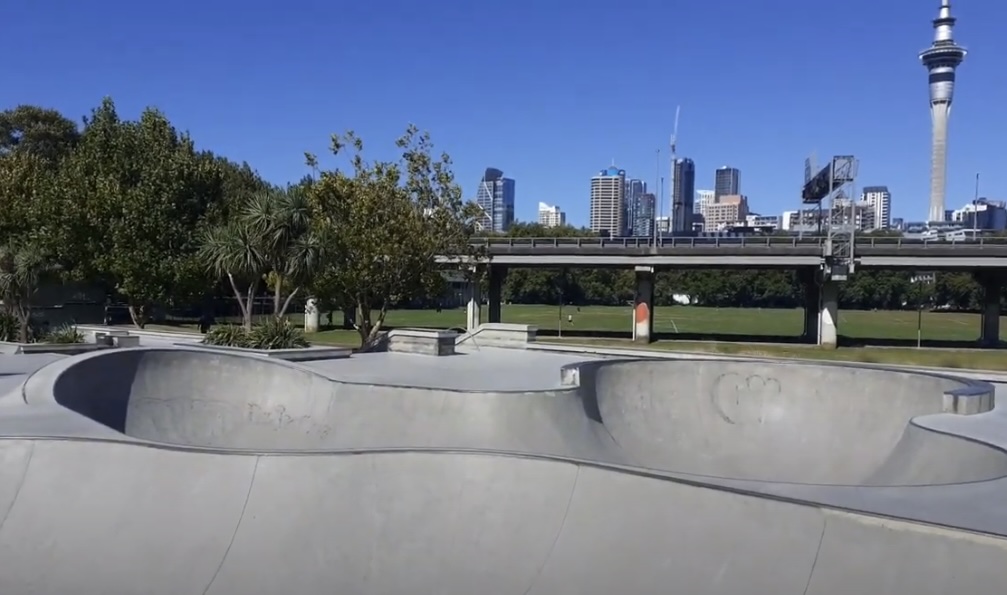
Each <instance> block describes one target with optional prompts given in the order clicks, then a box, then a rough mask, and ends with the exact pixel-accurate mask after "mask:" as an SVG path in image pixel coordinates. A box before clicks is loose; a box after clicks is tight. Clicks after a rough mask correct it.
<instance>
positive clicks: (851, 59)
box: [4, 0, 1007, 224]
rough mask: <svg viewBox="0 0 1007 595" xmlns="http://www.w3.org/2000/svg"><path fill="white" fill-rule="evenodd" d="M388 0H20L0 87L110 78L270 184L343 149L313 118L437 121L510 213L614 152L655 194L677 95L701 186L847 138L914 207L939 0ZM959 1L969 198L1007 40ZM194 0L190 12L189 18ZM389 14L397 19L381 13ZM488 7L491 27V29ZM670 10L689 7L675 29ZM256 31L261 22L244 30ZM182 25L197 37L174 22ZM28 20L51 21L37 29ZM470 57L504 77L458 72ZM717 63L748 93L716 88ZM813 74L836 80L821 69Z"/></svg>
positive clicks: (998, 93)
mask: <svg viewBox="0 0 1007 595" xmlns="http://www.w3.org/2000/svg"><path fill="white" fill-rule="evenodd" d="M391 2H392V4H391V5H383V8H382V9H380V10H378V9H377V8H375V7H373V6H364V5H354V6H353V7H352V9H346V8H345V7H344V9H342V10H336V9H335V7H333V6H320V7H318V10H317V11H316V12H315V13H314V17H313V18H312V19H311V20H310V22H305V21H304V19H303V15H301V14H300V13H299V12H298V11H296V10H294V9H293V7H292V6H288V5H270V6H269V7H268V9H267V8H266V7H263V9H262V10H256V11H254V12H253V13H250V14H249V15H246V16H247V19H246V20H245V21H243V23H242V27H240V28H239V27H234V26H232V23H233V19H232V18H231V17H232V16H233V15H231V14H230V13H229V12H228V11H226V10H224V8H223V7H222V6H216V5H206V4H205V3H204V4H199V3H195V2H194V1H192V0H179V2H178V3H176V4H174V5H173V10H172V11H169V12H167V13H164V12H163V11H161V12H156V11H154V10H153V9H152V8H150V7H146V6H142V7H141V6H137V5H135V4H130V5H127V4H125V2H123V1H122V0H110V2H109V3H107V4H106V7H107V8H108V10H107V11H103V13H106V14H103V15H97V14H93V13H91V12H89V11H86V10H83V8H82V7H80V6H77V5H74V4H71V3H65V6H62V7H61V8H60V10H58V11H53V10H42V9H41V8H40V7H36V6H35V5H33V4H31V3H27V4H25V3H21V4H17V5H16V6H12V7H10V10H8V11H7V12H6V13H5V22H7V23H8V24H9V31H10V33H11V38H10V39H9V43H10V44H12V45H14V46H15V47H22V46H23V47H33V48H34V49H33V51H32V52H30V53H29V54H28V55H26V56H24V57H23V59H21V60H19V61H18V62H17V63H14V64H12V65H11V66H10V68H11V76H12V77H13V78H14V80H17V83H18V84H17V85H9V86H7V87H5V93H6V95H5V96H4V97H5V100H6V102H7V104H9V105H16V104H18V103H28V104H38V105H44V106H50V107H53V108H55V109H58V110H59V111H61V112H63V113H65V114H67V115H68V116H70V117H73V118H75V119H76V118H80V117H81V116H83V115H86V114H87V113H89V111H90V109H91V108H93V107H94V106H95V105H97V104H98V103H99V102H100V101H101V98H102V96H105V95H109V96H111V97H113V98H114V99H115V100H116V104H117V106H118V107H119V108H120V111H121V113H122V115H123V116H124V117H127V118H135V117H136V116H137V115H138V114H139V113H140V110H141V109H142V108H143V107H145V106H155V107H157V108H159V109H160V110H161V111H163V112H164V113H165V114H166V115H167V116H168V117H169V118H170V119H171V121H172V123H173V124H174V125H175V126H177V127H178V128H179V129H181V130H186V131H189V132H190V133H191V134H192V135H193V137H194V138H195V139H197V141H198V142H199V143H200V147H201V148H212V149H213V150H214V151H215V152H218V153H219V154H222V155H225V156H227V157H229V158H231V159H233V160H235V161H238V162H241V161H247V162H249V163H251V164H253V165H254V166H255V167H256V168H257V169H259V171H260V172H261V173H262V174H263V176H264V177H265V178H266V179H268V180H269V181H271V182H275V183H278V184H284V183H287V182H290V181H294V180H297V179H300V177H302V176H303V175H304V174H305V173H307V168H306V167H305V164H304V159H303V154H304V152H305V151H307V152H311V153H315V154H318V155H319V156H320V157H321V158H322V159H323V161H326V162H332V161H338V162H340V163H341V162H342V160H337V159H334V158H333V157H332V156H331V155H330V154H329V153H328V151H327V148H328V139H329V137H330V135H331V134H332V133H338V132H342V131H345V130H347V129H353V130H354V131H356V132H357V133H358V134H359V135H360V136H361V137H362V138H363V139H364V140H365V143H366V153H365V154H366V156H367V158H368V159H372V160H373V159H391V158H394V157H395V147H394V139H395V138H396V137H397V136H398V135H399V134H400V133H401V131H402V129H403V127H404V126H405V125H406V124H407V123H409V122H414V123H415V124H416V125H417V126H418V127H419V128H420V129H423V130H429V131H430V132H431V134H432V138H433V141H434V143H435V146H436V148H435V151H437V152H439V151H441V150H444V151H446V152H448V153H449V154H450V155H451V157H452V158H453V161H454V167H453V169H454V171H455V174H456V178H457V179H458V180H459V181H460V183H461V184H462V188H463V190H464V192H465V196H466V197H468V198H472V197H474V196H475V194H476V190H477V185H478V182H479V180H480V177H481V174H482V172H483V170H484V169H485V167H486V166H487V165H497V166H499V167H501V168H502V169H504V170H505V171H506V172H507V175H508V176H509V177H512V178H514V179H516V180H518V181H519V182H520V188H519V189H518V194H519V196H518V199H517V200H518V204H517V205H516V213H515V215H516V216H517V217H518V218H519V219H521V220H534V218H535V210H536V205H537V203H536V201H537V200H544V201H546V202H549V203H550V204H555V203H558V204H559V205H560V206H561V207H562V208H563V209H564V210H566V211H567V219H568V221H570V222H571V223H574V224H586V223H587V220H588V213H587V211H588V205H587V204H586V202H585V201H583V200H582V197H583V196H584V194H585V186H586V182H585V180H587V179H588V178H590V176H591V174H592V172H594V171H597V169H598V168H599V167H600V166H601V165H603V164H607V163H608V162H609V160H610V159H611V157H612V156H616V157H617V158H618V162H619V165H620V166H621V167H623V168H625V169H626V170H627V171H628V172H629V175H631V176H633V177H637V178H640V179H643V180H645V181H647V182H648V185H650V186H656V185H658V183H659V178H660V177H662V176H663V177H664V178H665V192H664V193H663V195H664V196H663V198H664V200H661V198H662V197H658V202H659V203H663V204H664V206H665V212H667V210H668V200H667V196H668V195H669V193H670V185H671V180H670V179H669V178H670V176H669V162H670V154H669V152H668V147H667V144H668V136H669V133H670V132H671V130H672V128H673V120H674V114H675V107H676V106H677V105H681V106H682V110H681V122H680V130H679V134H678V139H677V140H678V153H679V155H680V156H687V157H689V158H691V159H693V160H694V162H695V163H696V168H697V178H698V179H697V186H700V187H703V188H711V182H710V181H708V176H709V174H708V172H710V171H711V170H712V169H713V168H715V167H719V166H721V165H724V164H729V165H731V166H733V167H737V168H739V169H740V170H742V172H743V180H742V185H743V190H742V191H743V192H744V193H745V194H746V195H747V196H748V197H749V198H750V200H751V202H752V207H753V209H755V210H758V211H760V212H773V213H778V212H781V211H783V210H786V209H789V208H794V207H795V206H796V205H795V204H794V203H795V201H794V200H793V197H794V196H795V194H796V192H797V191H796V190H795V184H799V183H800V177H801V169H802V162H803V160H804V159H805V157H807V156H808V155H809V154H811V153H816V154H817V155H818V156H819V157H820V163H821V162H822V161H824V160H825V159H826V158H827V157H828V156H830V155H834V154H854V155H856V156H857V157H858V158H859V159H860V160H861V169H860V175H859V180H860V182H858V185H860V184H885V185H887V186H888V187H889V189H890V191H891V193H892V196H893V197H894V211H895V213H894V214H895V216H897V217H902V218H905V219H910V220H924V219H926V218H927V216H928V210H929V207H928V202H929V194H930V179H929V172H930V169H931V167H930V166H931V154H930V151H928V150H927V148H928V147H929V145H930V144H931V138H930V137H931V121H930V113H929V110H928V109H927V110H926V111H925V108H924V105H927V104H926V103H924V101H926V102H929V96H928V95H925V93H927V92H926V91H924V84H923V82H922V79H923V78H924V77H925V76H927V72H926V69H925V68H923V67H922V66H921V63H920V61H919V59H917V54H918V52H919V50H921V49H923V48H925V47H927V46H928V45H929V44H930V43H931V42H932V39H933V34H934V30H933V29H932V28H931V26H930V22H931V20H932V19H933V18H934V17H935V16H937V12H938V6H939V4H940V2H939V0H925V1H923V2H921V1H919V0H891V1H890V2H885V3H882V4H878V3H870V4H868V3H867V2H866V0H849V1H848V2H847V3H845V4H844V10H848V11H850V13H851V14H861V15H869V18H864V19H858V20H857V21H856V26H855V29H854V30H853V31H852V32H851V35H853V34H855V36H856V38H857V39H864V40H870V42H869V43H845V42H844V43H837V44H822V43H820V41H821V39H822V35H823V34H824V31H823V23H827V22H831V21H830V19H832V18H834V14H833V12H834V11H833V10H830V9H829V8H828V7H826V6H819V5H814V4H812V5H807V3H801V4H800V5H798V4H797V3H796V2H793V3H792V0H777V1H776V2H775V3H774V8H773V10H771V11H767V10H765V7H763V6H762V5H760V4H758V3H740V4H739V3H730V4H728V3H727V2H726V1H725V2H721V3H717V2H716V0H715V1H714V2H711V3H698V4H697V3H693V4H690V5H683V6H677V5H676V6H674V7H672V6H665V5H659V6H655V5H652V4H651V3H641V2H634V1H630V2H627V3H624V4H623V5H620V7H619V14H620V18H623V19H627V20H632V21H633V22H635V23H639V27H637V28H635V29H634V39H635V40H636V43H634V44H627V45H620V46H618V47H613V46H612V44H606V43H600V42H599V40H598V39H595V38H592V37H590V36H582V35H579V34H577V32H578V31H585V30H589V27H590V26H592V25H594V24H596V21H595V19H594V18H593V17H592V16H591V15H595V14H596V12H595V11H594V10H592V5H591V4H590V3H588V4H587V5H584V6H582V7H581V8H580V9H578V10H576V11H570V10H563V9H561V7H558V6H554V5H549V4H541V3H540V4H539V5H535V6H534V7H529V9H528V10H523V11H515V12H514V13H513V14H511V13H506V14H501V13H499V11H494V10H490V8H488V7H486V6H483V5H466V6H464V7H454V8H452V9H450V10H449V9H448V8H447V7H442V6H439V5H438V6H430V7H427V9H426V10H423V11H419V10H417V9H416V7H415V5H414V4H411V3H407V2H403V1H401V0H391ZM952 4H953V13H954V16H955V17H956V18H958V19H959V20H958V22H957V23H956V26H955V29H954V35H955V39H959V40H960V42H961V43H963V45H967V46H968V49H969V52H970V53H969V55H968V58H967V60H966V62H967V64H965V66H966V69H967V70H966V72H965V74H966V78H964V79H962V81H963V82H964V83H965V84H963V85H958V86H957V88H955V90H954V104H955V105H957V106H958V107H956V108H955V109H954V112H955V113H954V123H953V130H952V131H951V136H953V137H954V138H951V139H949V141H950V143H951V146H950V147H949V149H948V153H947V175H946V178H945V179H946V191H945V197H946V198H945V201H946V207H947V208H953V207H957V206H959V205H961V204H962V203H964V202H966V201H968V200H971V198H972V196H973V194H974V180H975V174H976V172H980V173H981V174H982V184H983V187H982V189H981V191H980V194H982V195H986V196H990V197H992V198H1002V197H1003V196H1004V190H1005V189H1007V171H1005V170H1003V168H1002V167H1000V164H999V157H998V155H999V153H998V150H997V147H996V145H995V144H994V143H995V140H994V139H998V138H1000V137H1001V136H1002V135H1004V134H1007V117H1005V116H1004V115H1002V114H1000V113H998V112H997V111H996V110H995V107H994V106H996V105H1000V104H1003V103H1004V102H1005V101H1007V83H1005V82H1004V81H1003V77H1001V76H999V71H1000V70H1001V69H1000V66H999V64H998V63H997V61H996V56H999V55H1003V54H1004V53H1005V52H1007V39H1004V36H1003V35H1002V32H1001V31H1000V30H999V29H1000V27H999V25H998V24H999V23H1002V22H1005V21H1007V5H1004V4H1003V3H975V2H973V3H966V2H960V3H952ZM599 6H600V5H599ZM196 12H198V13H199V14H201V15H202V16H203V18H201V19H198V20H193V19H192V18H191V15H192V14H194V13H196ZM399 13H401V14H407V15H409V18H408V19H404V18H393V17H391V16H390V15H391V14H399ZM490 18H491V19H493V22H494V23H496V24H497V26H496V27H494V28H493V29H492V31H486V30H484V27H482V25H483V24H485V23H486V22H489V21H488V19H490ZM346 19H349V20H351V21H353V22H357V23H360V24H361V26H360V27H351V28H349V29H348V30H347V31H344V32H341V33H340V35H339V36H333V35H331V31H330V30H329V29H328V28H326V27H324V26H322V23H325V22H331V21H334V20H338V21H340V22H342V21H345V20H346ZM672 21H674V22H680V21H684V22H690V23H695V25H696V26H691V27H687V28H683V29H682V30H681V31H679V32H678V33H677V34H676V35H674V36H668V35H667V34H666V31H665V28H666V27H665V25H666V23H668V22H672ZM714 23H715V25H714ZM140 25H142V26H140ZM767 28H768V30H772V31H773V34H772V35H768V36H767V35H766V34H765V33H766V31H767ZM47 31H48V32H54V33H53V34H50V35H47V34H46V33H45V32H47ZM250 31H251V32H262V33H263V35H261V36H257V37H255V39H257V41H255V42H254V43H253V42H252V39H253V37H251V36H250V33H249V32H250ZM141 32H142V33H141ZM182 32H184V35H185V37H186V38H189V39H200V40H203V41H201V42H200V43H198V44H193V43H184V42H182V40H181V38H180V37H179V36H180V35H182ZM476 32H479V34H478V35H477V34H476ZM266 33H268V34H266ZM42 35H47V37H46V38H47V39H50V40H51V41H50V42H49V43H47V44H37V40H38V38H39V36H42ZM711 35H715V36H716V38H717V43H710V40H711ZM515 38H519V39H521V40H522V42H521V43H520V44H515V43H513V40H514V39H515ZM406 40H410V41H408V42H406ZM36 45H37V46H38V47H35V46H36ZM754 46H757V47H759V48H760V51H759V52H752V51H751V48H752V47H754ZM168 48H170V51H169V50H168ZM684 48H693V49H692V50H690V51H689V52H684V51H683V50H684ZM796 48H809V49H808V51H798V52H795V49H796ZM767 53H768V54H769V55H778V56H781V57H785V59H783V60H782V62H781V64H782V65H783V67H781V68H771V69H767V68H765V60H764V56H765V55H767ZM68 55H73V56H74V57H75V61H68V60H67V59H66V56H68ZM305 56H334V57H335V58H336V59H334V60H307V61H306V60H305V58H304V57H305ZM359 56H367V59H366V60H360V59H358V58H357V57H359ZM80 62H83V63H86V64H88V68H87V69H86V72H85V71H84V70H82V69H80V68H79V66H77V64H79V63H80ZM431 64H436V67H435V68H432V67H431ZM868 64H869V65H870V67H869V68H867V67H865V66H864V65H868ZM477 70H478V71H483V72H487V71H493V72H495V73H499V74H500V75H501V76H503V77H504V78H505V79H506V80H507V82H506V83H505V84H500V85H495V86H492V85H484V84H473V82H472V80H471V76H470V74H471V72H473V71H477ZM600 71H604V72H610V73H613V74H614V75H615V76H618V77H619V78H620V79H622V80H639V81H648V84H647V85H646V89H645V90H643V91H641V92H634V93H628V94H627V93H614V92H604V91H603V90H602V89H599V88H598V87H597V86H596V82H597V75H598V72H600ZM140 72H149V73H156V75H151V76H137V73H140ZM711 72H716V73H718V75H719V76H723V77H726V80H730V81H731V82H732V85H734V86H736V87H737V88H746V89H752V90H753V91H756V92H757V93H758V97H759V98H760V99H759V100H758V101H753V95H752V94H751V93H711V92H710V88H709V86H708V84H706V83H707V82H708V81H709V76H710V73H711ZM824 73H842V78H843V80H842V81H841V82H828V81H827V80H826V79H828V78H829V77H827V76H823V74H824ZM809 82H813V84H809ZM588 89H590V90H591V92H586V91H587V90H588ZM252 90H254V92H252ZM924 97H927V99H924ZM658 148H661V149H662V153H661V155H660V161H661V165H660V167H656V164H655V150H656V149H658ZM711 189H712V188H711Z"/></svg>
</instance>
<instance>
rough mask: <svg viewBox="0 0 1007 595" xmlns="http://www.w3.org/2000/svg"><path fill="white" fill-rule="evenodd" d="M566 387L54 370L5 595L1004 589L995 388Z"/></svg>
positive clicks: (802, 370)
mask: <svg viewBox="0 0 1007 595" xmlns="http://www.w3.org/2000/svg"><path fill="white" fill-rule="evenodd" d="M12 357H13V356H12ZM355 357H361V358H366V357H370V356H367V355H363V356H355ZM414 357H418V356H414ZM455 357H465V356H464V355H459V356H455ZM529 357H548V356H547V355H543V354H529ZM431 361H432V363H431V365H436V363H435V362H436V358H431ZM561 372H562V378H563V381H562V382H557V383H556V385H555V386H554V387H552V388H544V389H542V390H535V391H522V392H503V391H501V392H493V391H461V390H444V389H429V388H424V387H420V386H402V385H398V386H393V385H381V384H361V383H350V382H344V381H340V380H339V379H338V378H332V377H329V376H327V375H325V374H323V373H320V371H319V369H318V368H312V367H309V366H304V365H299V364H291V363H289V362H283V361H273V360H268V359H264V358H257V357H251V356H243V355H236V354H228V353H218V352H210V351H205V350H197V349H178V348H172V349H154V348H139V349H121V350H110V351H107V352H101V353H95V354H88V355H81V356H74V357H70V358H64V359H60V360H58V361H54V362H53V363H49V364H48V365H46V366H45V367H42V368H41V369H39V370H38V371H37V372H35V373H34V374H33V375H31V376H30V377H28V378H27V380H25V382H24V383H23V385H22V386H21V387H20V388H19V396H20V398H18V399H16V400H15V399H14V398H12V397H7V398H6V399H5V403H6V404H5V405H4V407H3V408H2V409H0V593H17V594H18V595H33V594H37V595H56V594H63V593H69V592H73V593H78V594H81V595H91V594H95V595H97V594H99V593H102V594H120V593H121V594H130V593H139V592H142V593H145V594H146V593H149V594H160V593H165V594H167V593H171V594H189V593H192V594H201V593H206V594H211V595H212V594H227V595H230V594H239V593H240V594H258V593H262V594H274V593H279V592H290V593H298V594H307V595H312V594H316V593H319V594H320V593H354V594H369V593H373V594H382V595H385V594H391V595H396V594H400V593H401V594H406V593H409V594H412V593H451V594H454V593H457V594H471V593H486V594H497V593H499V594H512V593H513V594H518V595H520V594H527V593H530V594H555V593H564V594H565V593H569V594H585V595H593V594H599V595H600V594H611V593H620V592H621V593H632V594H634V595H635V594H649V593H654V594H657V593H662V594H663V593H668V592H682V593H692V594H699V595H702V594H707V593H710V594H712V593H724V594H727V593H731V594H733V593H739V594H740V593H745V594H767V595H790V594H794V595H800V594H809V595H832V594H840V593H853V592H864V593H884V592H899V593H902V592H906V593H914V594H920V593H923V594H934V595H937V594H941V595H944V594H946V593H951V592H961V593H970V594H972V593H977V594H982V593H990V594H993V593H1001V592H1002V589H1003V587H1002V585H1003V584H1005V581H1007V541H1005V540H1004V539H1003V538H1002V537H1000V535H1001V534H1003V533H1007V514H1005V515H1002V517H996V514H993V516H992V517H990V516H987V515H986V513H985V511H984V512H983V514H982V515H980V516H978V517H977V516H975V515H972V516H969V510H972V509H974V508H975V507H974V506H971V502H973V501H974V502H979V501H980V500H982V501H984V502H987V501H989V502H992V501H993V500H994V498H993V497H992V496H994V495H996V494H1000V495H1004V494H1007V480H1005V479H1003V478H1004V477H1007V454H1005V453H1004V451H1003V449H1002V445H1001V444H997V443H995V441H987V440H983V439H981V437H979V436H978V433H979V430H980V429H982V428H985V427H987V426H989V425H990V424H994V425H996V426H997V427H999V428H1003V427H1007V424H1002V421H1003V420H1001V419H1000V416H1001V412H1000V411H999V410H992V411H988V412H983V410H986V409H990V408H991V407H992V405H993V400H992V392H993V388H992V386H990V385H988V384H986V383H980V382H972V381H967V380H962V379H957V378H952V377H947V376H941V375H932V374H920V373H911V372H904V371H892V370H883V369H876V368H870V367H855V366H837V365H808V364H792V363H772V362H749V361H713V360H591V361H585V362H583V363H580V364H576V365H573V366H568V367H566V368H565V369H563V370H562V371H561V370H559V369H557V376H560V374H561ZM514 373H518V374H519V373H520V370H515V372H514ZM557 380H559V378H557ZM949 396H950V401H949ZM956 396H969V397H975V398H976V399H977V400H976V402H979V403H983V405H981V406H980V410H979V411H970V413H975V414H974V415H960V414H958V413H949V412H948V411H949V405H948V403H949V402H954V401H955V398H956ZM14 404H19V406H14ZM960 412H961V411H959V413H960ZM973 499H974V500H973ZM999 501H1001V502H1002V501H1003V498H1002V497H1001V498H1000V499H999ZM956 506H957V507H959V508H960V509H961V510H963V511H964V512H963V513H962V516H960V519H961V520H958V519H959V517H955V514H956V511H958V510H959V509H957V508H955V507H956ZM976 518H978V519H979V520H975V521H973V520H972V519H976ZM991 519H992V520H991ZM981 523H990V524H991V526H988V527H987V526H979V525H980V524H981ZM993 525H995V526H993ZM180 569H184V570H180ZM892 589H894V590H892Z"/></svg>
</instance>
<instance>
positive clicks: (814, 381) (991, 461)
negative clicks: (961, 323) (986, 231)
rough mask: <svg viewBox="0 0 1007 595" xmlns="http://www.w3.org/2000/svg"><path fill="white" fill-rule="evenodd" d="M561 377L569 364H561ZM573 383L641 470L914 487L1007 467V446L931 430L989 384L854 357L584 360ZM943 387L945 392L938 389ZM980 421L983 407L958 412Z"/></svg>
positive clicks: (971, 478) (990, 475) (980, 477)
mask: <svg viewBox="0 0 1007 595" xmlns="http://www.w3.org/2000/svg"><path fill="white" fill-rule="evenodd" d="M565 372H566V373H567V374H570V373H571V370H565ZM575 374H577V375H579V380H577V381H575V383H579V384H580V385H581V387H582V389H593V394H588V395H586V398H588V399H591V400H594V401H595V402H596V404H597V411H598V415H599V416H600V418H601V420H602V421H603V423H604V425H605V428H606V429H607V430H608V432H609V433H610V434H611V436H612V438H613V439H614V440H615V442H617V443H618V444H619V447H620V448H621V449H622V451H623V453H624V455H625V456H626V457H627V458H628V459H630V460H632V461H633V462H634V463H635V464H639V465H642V466H645V467H650V468H655V469H663V470H674V471H676V472H681V473H687V474H693V475H698V476H705V477H708V478H730V479H741V480H757V481H765V482H778V483H801V484H818V485H848V486H856V485H862V486H916V485H934V484H952V483H964V482H977V481H985V480H990V479H995V478H1000V477H1004V476H1007V454H1005V453H1004V452H1003V451H1002V450H1000V449H998V448H995V447H993V446H990V445H987V444H984V443H981V442H977V441H973V440H969V439H965V438H962V437H959V436H955V435H950V434H947V433H941V432H937V431H934V430H932V429H930V428H928V423H927V422H928V420H938V419H939V418H938V417H934V416H943V415H951V414H946V413H944V411H945V407H946V406H947V405H946V403H947V402H948V397H953V396H954V395H958V394H961V395H972V396H975V395H982V397H983V402H984V403H986V407H987V408H989V407H991V406H992V398H993V397H992V393H993V387H992V386H991V385H989V384H987V383H982V382H972V381H967V380H963V379H958V378H951V377H946V376H941V375H934V374H923V373H914V372H906V371H895V370H891V369H881V368H874V367H863V366H846V365H814V364H803V363H783V362H778V363H773V362H748V361H722V360H716V361H714V360H645V361H608V362H592V363H588V364H584V365H581V366H580V367H579V369H578V370H577V371H576V372H575ZM946 395H947V396H946ZM960 417H963V418H978V417H980V416H960Z"/></svg>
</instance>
